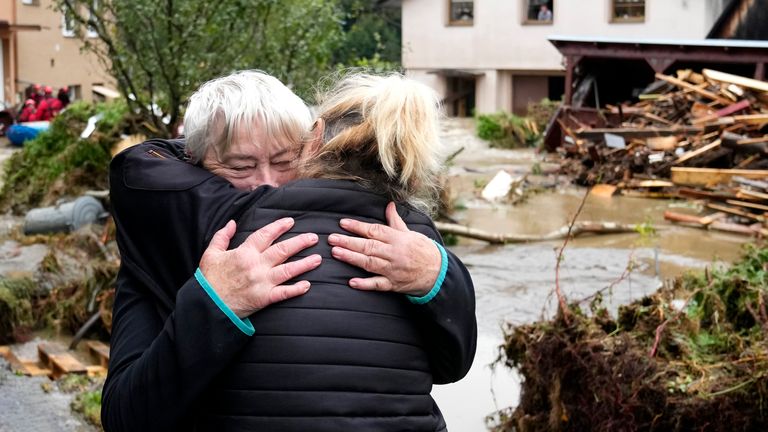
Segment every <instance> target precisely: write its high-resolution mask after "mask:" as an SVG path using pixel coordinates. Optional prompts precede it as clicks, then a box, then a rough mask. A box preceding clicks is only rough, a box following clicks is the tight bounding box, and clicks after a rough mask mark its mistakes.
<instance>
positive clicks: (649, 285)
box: [433, 124, 746, 431]
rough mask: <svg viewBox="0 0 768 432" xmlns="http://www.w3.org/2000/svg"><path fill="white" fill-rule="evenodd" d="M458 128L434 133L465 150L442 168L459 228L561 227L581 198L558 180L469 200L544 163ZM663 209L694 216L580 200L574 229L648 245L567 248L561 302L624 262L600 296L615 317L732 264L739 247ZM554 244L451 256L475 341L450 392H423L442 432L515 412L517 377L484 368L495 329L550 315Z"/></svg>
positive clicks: (540, 230)
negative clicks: (670, 284)
mask: <svg viewBox="0 0 768 432" xmlns="http://www.w3.org/2000/svg"><path fill="white" fill-rule="evenodd" d="M466 126H467V125H466V124H453V125H452V126H450V127H449V128H447V129H446V130H445V131H444V137H445V138H446V141H447V142H448V143H449V146H452V147H453V148H458V147H459V146H464V147H465V148H466V149H467V150H468V151H467V150H465V151H464V152H463V153H462V154H461V155H460V156H459V157H458V158H457V159H456V161H455V163H454V166H453V167H452V168H451V174H452V175H453V177H452V178H451V188H452V191H453V194H454V195H455V196H456V199H457V202H459V203H460V207H462V208H465V209H464V210H461V211H458V212H456V213H455V214H454V216H455V217H456V218H457V219H458V221H459V222H460V223H462V224H466V225H469V226H472V227H474V228H478V229H483V230H487V231H491V232H501V233H514V234H539V235H540V234H545V233H549V232H551V231H554V230H557V229H558V228H560V227H562V226H564V225H566V224H567V223H568V221H569V220H570V218H571V217H572V216H573V214H574V213H575V211H576V209H577V208H578V206H579V204H580V202H581V200H582V197H583V194H584V190H583V189H579V188H575V187H572V186H568V185H567V180H566V179H557V178H555V177H553V176H549V177H547V178H540V179H538V180H539V181H538V182H539V183H541V184H551V185H558V186H557V187H555V188H553V189H552V190H551V191H548V192H544V193H539V194H536V195H533V196H531V197H529V198H528V199H527V200H526V201H525V203H524V204H522V205H518V206H514V207H513V206H508V205H502V204H491V203H488V202H485V201H484V200H482V199H479V198H478V197H477V196H478V195H479V194H478V192H479V189H480V187H481V186H482V184H483V183H486V182H487V181H489V180H490V179H491V178H492V177H493V175H494V174H495V173H496V172H497V171H498V170H499V169H505V170H506V171H508V172H509V173H510V174H512V175H513V176H515V175H522V174H525V173H528V172H530V169H531V166H532V165H533V164H538V165H539V167H540V168H542V169H543V170H544V171H547V170H549V169H551V168H552V164H551V163H548V162H547V161H546V160H544V159H542V158H541V157H539V156H537V155H536V154H535V153H534V152H533V151H531V150H522V151H502V150H495V149H488V148H487V147H486V146H485V144H484V143H482V142H481V141H479V140H477V139H475V138H473V137H472V136H471V134H468V133H467V132H466V131H467V127H466ZM462 131H464V132H462ZM666 209H672V210H675V211H678V212H693V213H695V212H696V211H697V210H698V209H697V208H696V206H695V205H694V204H690V203H687V202H675V201H670V200H651V199H640V198H628V197H621V196H616V197H612V198H597V197H589V198H588V200H587V202H586V203H585V206H584V209H583V211H582V212H581V214H580V216H579V220H582V221H586V220H590V221H610V222H621V223H650V224H651V225H652V226H653V227H655V228H656V229H657V230H658V231H657V232H658V233H657V235H656V236H652V237H641V236H640V235H638V234H634V233H631V234H618V235H606V236H591V237H583V238H577V239H575V240H574V241H571V242H570V243H569V245H568V247H567V249H566V251H565V253H564V260H563V262H562V264H561V267H560V285H561V288H562V289H563V291H564V293H565V294H566V295H567V296H568V297H569V299H581V298H584V297H587V296H589V295H590V294H592V293H594V292H595V291H596V290H599V289H602V288H605V287H608V286H610V285H611V284H613V283H614V282H616V280H617V279H618V278H619V277H620V275H621V274H622V273H623V272H624V270H625V269H626V267H627V265H628V263H629V262H630V260H632V261H633V262H634V263H635V266H634V270H633V271H632V272H631V273H630V274H629V276H628V277H627V278H626V279H625V280H623V281H621V282H619V283H616V284H615V286H614V287H613V289H612V290H611V292H610V294H609V295H607V296H606V302H607V304H608V306H609V309H610V310H614V311H615V309H616V308H617V307H618V305H620V304H624V303H628V302H630V301H632V300H635V299H638V298H640V297H642V296H643V295H645V294H648V293H651V292H653V291H654V290H656V289H657V288H658V287H659V286H660V284H661V283H662V281H663V280H665V279H668V278H671V277H674V276H677V275H679V274H681V273H683V272H684V271H686V270H688V269H697V268H703V267H705V266H708V265H722V264H723V263H727V262H729V261H732V260H733V259H735V258H736V257H737V256H738V254H739V250H740V248H741V246H742V244H743V243H744V242H745V240H746V239H745V238H743V237H741V236H733V235H728V234H722V233H713V232H707V231H702V230H698V229H692V228H684V227H679V226H672V225H669V224H667V223H665V221H664V219H663V213H664V210H666ZM561 245H562V241H553V242H543V243H531V244H521V245H506V246H488V245H486V244H484V243H482V242H477V241H462V243H461V244H460V245H459V246H456V247H453V248H452V249H453V251H454V252H455V253H456V254H457V255H459V256H460V257H461V258H462V260H463V261H464V263H465V264H466V265H467V267H468V268H469V269H470V272H471V274H472V278H473V280H474V283H475V289H476V296H477V318H478V331H479V335H478V348H477V355H476V359H475V363H474V365H473V367H472V370H471V371H470V373H469V374H468V375H467V377H466V378H465V379H463V380H462V381H460V382H459V383H456V384H451V385H447V386H436V387H435V389H434V391H433V395H434V397H435V399H436V400H437V401H438V404H439V405H440V407H441V409H442V411H443V413H444V415H445V417H446V420H447V421H448V426H449V430H451V431H482V430H485V424H484V420H483V419H484V417H485V416H486V415H488V414H490V413H492V412H493V411H495V410H497V409H501V408H505V407H509V406H514V405H515V404H517V402H518V400H519V389H520V377H519V376H518V375H517V374H516V372H515V371H512V370H510V369H508V368H505V367H498V368H496V369H495V371H494V370H492V369H491V368H490V367H489V364H490V363H492V362H493V361H494V360H495V359H496V357H497V355H498V352H499V348H498V347H499V345H500V344H501V342H502V332H501V326H502V324H503V323H505V322H508V323H513V324H521V323H527V322H533V321H535V320H538V319H540V318H541V317H542V316H550V315H551V314H552V312H553V311H554V308H555V304H554V299H553V298H552V296H551V294H550V293H551V292H552V290H553V288H554V284H555V263H556V255H557V248H558V247H560V246H561Z"/></svg>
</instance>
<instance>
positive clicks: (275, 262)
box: [200, 218, 322, 318]
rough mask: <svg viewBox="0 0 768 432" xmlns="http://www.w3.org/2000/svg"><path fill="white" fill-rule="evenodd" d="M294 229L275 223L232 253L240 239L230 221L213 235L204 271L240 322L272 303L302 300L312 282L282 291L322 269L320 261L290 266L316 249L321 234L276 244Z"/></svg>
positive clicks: (314, 259) (312, 258) (316, 258)
mask: <svg viewBox="0 0 768 432" xmlns="http://www.w3.org/2000/svg"><path fill="white" fill-rule="evenodd" d="M292 226H293V219H291V218H284V219H280V220H277V221H275V222H272V223H271V224H269V225H267V226H265V227H263V228H261V229H260V230H258V231H256V232H254V233H253V234H251V235H249V236H248V238H247V239H245V241H244V242H243V244H241V245H240V246H238V247H237V248H235V249H232V250H227V248H228V247H229V242H230V240H231V239H232V237H233V236H234V235H235V228H236V225H235V222H234V221H229V222H228V223H227V225H225V226H224V228H222V229H220V230H219V231H217V232H216V234H214V236H213V238H212V239H211V243H210V244H209V245H208V248H207V249H206V250H205V253H203V257H202V258H201V260H200V270H201V271H202V272H203V275H204V276H205V278H206V279H207V280H208V283H210V284H211V286H212V287H213V289H214V290H215V291H216V294H218V296H219V297H220V298H221V300H222V301H224V303H225V304H226V305H227V306H229V308H230V309H232V312H234V313H235V315H237V316H238V317H240V318H244V317H247V316H248V315H251V314H252V313H254V312H256V311H257V310H259V309H263V308H265V307H267V306H269V305H270V304H272V303H277V302H279V301H282V300H287V299H289V298H291V297H296V296H300V295H302V294H304V293H306V292H307V291H308V290H309V282H308V281H299V282H296V283H295V284H291V285H282V284H283V283H284V282H285V281H287V280H290V279H292V278H294V277H296V276H299V275H301V274H302V273H306V272H308V271H310V270H312V269H314V268H316V267H317V266H319V265H320V262H321V261H322V258H321V257H320V255H310V256H308V257H305V258H302V259H300V260H298V261H292V262H289V263H285V260H287V259H288V258H290V257H292V256H293V255H295V254H296V253H298V252H299V251H301V250H303V249H306V248H308V247H310V246H312V245H314V244H316V243H317V235H316V234H311V233H310V234H301V235H299V236H296V237H293V238H290V239H288V240H285V241H282V242H280V243H277V244H274V245H273V244H272V243H273V242H274V241H275V240H277V238H279V237H280V236H281V235H283V234H284V233H286V232H287V231H288V230H290V229H291V227H292Z"/></svg>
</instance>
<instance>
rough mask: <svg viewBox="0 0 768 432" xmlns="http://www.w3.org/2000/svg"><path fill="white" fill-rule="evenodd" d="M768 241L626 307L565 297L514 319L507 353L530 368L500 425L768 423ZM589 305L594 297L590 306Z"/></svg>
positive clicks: (664, 427) (497, 418) (582, 427)
mask: <svg viewBox="0 0 768 432" xmlns="http://www.w3.org/2000/svg"><path fill="white" fill-rule="evenodd" d="M766 266H768V249H761V248H758V247H755V246H750V247H749V248H748V249H747V252H746V254H745V256H744V257H743V258H742V260H741V261H740V262H737V263H736V264H734V265H733V266H732V267H731V268H729V269H719V270H717V269H716V270H708V271H706V272H700V273H695V274H693V273H691V274H688V275H685V276H683V277H680V278H678V279H675V280H674V281H671V282H668V283H667V284H665V286H664V287H663V288H662V289H661V290H659V291H657V292H656V293H654V294H653V295H651V296H648V297H646V298H643V299H641V300H638V301H636V302H634V303H632V304H630V305H628V306H625V307H622V308H620V309H619V312H618V314H617V317H616V318H614V317H612V316H610V315H609V314H608V312H607V311H606V310H605V309H604V308H603V305H602V302H601V301H600V300H601V299H600V298H599V297H596V298H594V299H592V302H591V303H590V305H589V309H590V311H591V313H589V314H587V313H585V312H582V311H581V309H580V307H579V305H577V304H571V305H570V306H566V307H567V308H568V309H569V310H568V313H567V314H566V313H564V312H563V310H562V309H561V310H560V311H559V313H558V316H557V317H555V318H554V319H553V320H548V321H542V322H537V323H534V324H529V325H523V326H519V327H514V326H511V325H510V326H508V327H507V328H506V330H505V343H504V347H503V357H502V359H501V360H503V361H504V362H505V364H506V365H507V366H509V367H514V368H517V369H518V370H519V371H520V373H521V374H522V375H523V377H524V380H523V384H522V393H521V399H520V404H519V406H518V407H516V408H514V409H511V408H510V409H507V410H503V411H500V412H498V413H496V415H494V416H492V417H490V418H489V419H488V425H489V426H490V427H491V429H492V430H494V431H527V432H538V431H596V432H601V431H617V430H620V431H693V430H697V431H698V430H706V431H733V430H738V431H763V430H768V339H766V336H767V335H768V313H767V312H766V297H768V278H766V275H765V268H766ZM585 306H586V305H585Z"/></svg>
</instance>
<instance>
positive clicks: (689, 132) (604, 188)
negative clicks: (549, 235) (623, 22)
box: [556, 69, 768, 234]
mask: <svg viewBox="0 0 768 432" xmlns="http://www.w3.org/2000/svg"><path fill="white" fill-rule="evenodd" d="M676 75H677V76H668V75H663V74H656V78H657V81H656V82H654V83H653V84H651V85H650V86H649V87H648V88H646V89H645V90H644V91H643V93H642V94H640V95H639V97H638V102H636V103H634V104H631V105H630V104H622V105H615V106H612V105H608V106H606V107H605V109H604V110H601V111H599V114H598V115H599V116H600V117H601V119H600V121H599V122H594V123H595V124H596V123H600V125H601V127H594V126H592V125H591V124H590V123H589V122H586V121H584V119H583V118H577V117H576V116H574V115H571V114H569V113H567V112H565V114H564V115H561V116H560V117H559V118H558V119H557V120H556V121H557V122H558V123H559V126H560V129H561V131H562V133H563V136H564V140H563V145H562V146H561V147H560V152H561V153H562V154H563V155H564V156H565V157H564V159H563V162H562V169H563V171H564V172H565V173H567V174H570V175H573V176H574V178H575V180H576V182H577V183H579V184H583V185H588V186H597V187H596V188H595V190H594V192H595V193H598V194H604V195H611V194H613V193H614V192H617V191H618V192H620V193H622V194H625V195H634V196H644V197H662V198H668V197H686V198H696V199H704V200H706V205H707V206H708V207H709V206H718V207H711V208H713V210H715V214H720V213H722V214H724V215H725V216H727V217H726V219H729V220H727V221H726V220H721V219H723V217H721V216H717V217H715V216H714V215H706V216H704V217H705V220H704V222H705V223H703V224H700V225H702V226H707V227H710V228H712V227H713V226H712V224H713V223H715V222H717V223H715V225H714V226H721V227H722V226H724V225H723V224H725V223H728V224H732V223H739V225H741V227H740V228H739V229H738V231H742V232H744V233H750V234H754V233H761V232H763V231H764V227H765V225H764V224H765V216H766V215H765V213H766V212H768V200H766V198H767V197H768V195H766V194H768V190H767V189H766V188H763V187H762V186H761V185H763V184H764V182H763V181H762V180H764V179H768V128H767V127H766V126H767V125H768V82H764V81H759V80H755V79H751V78H746V77H742V76H738V75H732V74H728V73H724V72H718V71H714V70H709V69H704V70H703V71H702V72H701V73H697V72H694V71H692V70H679V71H677V74H676ZM735 178H738V179H740V181H738V182H734V181H733V180H734V179H735ZM750 181H755V182H754V183H750ZM719 206H722V208H719ZM710 216H711V217H715V220H710V219H707V218H709V217H710ZM688 222H690V223H693V222H692V221H688ZM745 222H751V223H749V224H745ZM755 224H760V225H761V226H760V227H759V228H758V227H756V226H755ZM744 227H746V228H744ZM732 228H733V227H732ZM741 228H744V229H741Z"/></svg>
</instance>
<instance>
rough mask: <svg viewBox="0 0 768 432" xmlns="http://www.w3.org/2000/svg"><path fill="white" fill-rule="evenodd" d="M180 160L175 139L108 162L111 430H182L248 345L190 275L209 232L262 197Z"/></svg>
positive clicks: (107, 409) (106, 409)
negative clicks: (112, 263)
mask: <svg viewBox="0 0 768 432" xmlns="http://www.w3.org/2000/svg"><path fill="white" fill-rule="evenodd" d="M182 157H183V146H182V145H181V143H178V142H172V141H160V140H154V141H149V142H147V143H143V144H140V145H138V146H136V147H134V148H131V149H129V150H126V151H124V152H122V153H121V154H119V155H118V156H116V157H115V159H114V160H113V161H112V164H111V165H110V195H111V202H112V207H113V208H112V214H113V217H114V219H115V224H116V227H117V241H118V246H119V248H120V254H121V266H120V272H119V273H118V280H117V293H116V297H115V304H114V307H113V310H114V314H113V329H112V335H111V350H110V361H109V372H108V375H107V380H106V382H105V384H104V391H103V402H102V422H103V425H104V428H105V430H107V431H138V430H142V431H144V430H177V429H181V428H183V425H184V424H187V423H188V422H190V421H191V419H192V417H193V412H194V404H195V401H196V400H198V398H199V397H200V396H201V393H202V392H203V390H204V389H205V388H206V387H207V386H208V385H209V383H210V382H211V380H212V379H213V378H214V377H215V376H216V375H217V374H218V373H219V372H221V370H223V369H224V368H225V367H226V366H227V364H228V362H229V360H230V359H232V357H233V356H235V355H236V354H237V353H238V352H239V351H240V349H241V348H242V347H243V346H244V345H245V343H246V342H247V340H248V336H246V335H245V334H244V333H242V332H241V331H240V330H239V329H238V328H237V327H236V326H235V325H234V324H233V323H232V322H231V321H230V320H229V318H227V316H226V315H225V314H224V313H223V312H222V311H221V310H220V309H219V308H218V306H216V305H215V303H214V302H213V300H212V299H211V298H210V297H209V296H208V294H207V293H206V292H205V291H204V290H203V288H202V287H201V286H200V285H199V284H198V283H197V281H196V280H195V279H194V277H193V274H194V271H195V268H196V267H197V265H198V263H199V260H200V257H201V256H202V252H203V251H204V249H205V246H206V245H207V244H208V242H209V240H210V238H211V236H212V235H213V232H215V230H216V229H218V227H221V226H223V225H224V224H225V223H226V221H227V220H228V219H230V218H231V219H234V218H237V217H238V211H239V210H238V209H241V208H244V207H245V206H248V205H249V204H250V203H251V202H252V200H254V199H257V197H258V195H259V194H258V193H254V194H243V193H242V192H239V191H237V190H235V189H234V188H233V187H232V186H231V185H230V184H229V183H228V182H226V181H225V180H223V179H221V178H219V177H216V176H214V175H212V174H211V173H209V172H207V171H205V170H203V169H201V168H199V167H196V166H194V165H191V164H188V163H186V162H184V161H183V160H181V158H182ZM179 287H180V288H179Z"/></svg>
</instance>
